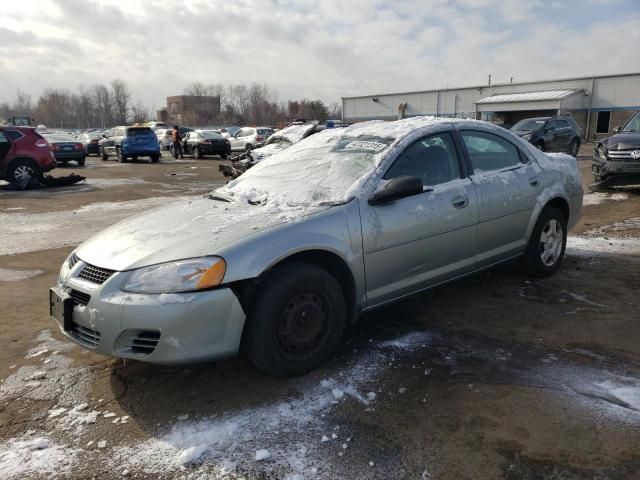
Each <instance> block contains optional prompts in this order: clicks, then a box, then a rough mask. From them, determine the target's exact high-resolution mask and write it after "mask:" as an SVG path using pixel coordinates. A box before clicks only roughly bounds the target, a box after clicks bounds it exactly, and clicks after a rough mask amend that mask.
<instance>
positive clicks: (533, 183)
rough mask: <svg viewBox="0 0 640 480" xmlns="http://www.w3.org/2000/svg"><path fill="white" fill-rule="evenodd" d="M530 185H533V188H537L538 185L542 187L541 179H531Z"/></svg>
mask: <svg viewBox="0 0 640 480" xmlns="http://www.w3.org/2000/svg"><path fill="white" fill-rule="evenodd" d="M529 185H531V186H532V187H537V186H538V185H540V179H539V178H538V177H531V178H530V179H529Z"/></svg>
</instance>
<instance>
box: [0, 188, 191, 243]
mask: <svg viewBox="0 0 640 480" xmlns="http://www.w3.org/2000/svg"><path fill="white" fill-rule="evenodd" d="M184 198H189V197H151V198H144V199H141V200H128V201H124V202H99V203H91V204H89V205H85V206H83V207H81V208H79V209H77V210H64V211H56V212H46V213H12V214H7V213H0V224H1V225H2V229H1V230H0V255H15V254H17V253H25V252H34V251H38V250H46V249H50V248H58V247H63V246H66V245H77V244H79V243H81V242H83V241H84V240H86V239H87V238H88V237H89V236H91V235H93V234H94V233H97V232H99V231H100V230H102V229H104V228H105V227H107V226H109V225H111V224H113V223H116V222H117V221H119V220H122V219H123V218H126V217H129V216H131V215H133V214H135V213H140V212H143V211H146V210H148V209H150V208H154V207H157V206H159V205H165V204H167V203H171V202H173V201H175V200H179V199H184Z"/></svg>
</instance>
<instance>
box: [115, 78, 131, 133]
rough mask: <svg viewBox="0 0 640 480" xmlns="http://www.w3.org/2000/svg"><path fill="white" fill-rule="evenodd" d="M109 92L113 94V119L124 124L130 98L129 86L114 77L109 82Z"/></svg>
mask: <svg viewBox="0 0 640 480" xmlns="http://www.w3.org/2000/svg"><path fill="white" fill-rule="evenodd" d="M111 92H112V95H113V107H114V114H115V121H116V123H119V124H120V125H125V124H126V123H127V118H128V110H129V101H130V100H131V94H130V93H129V87H127V84H126V83H125V82H124V81H122V80H119V79H115V80H113V81H112V82H111Z"/></svg>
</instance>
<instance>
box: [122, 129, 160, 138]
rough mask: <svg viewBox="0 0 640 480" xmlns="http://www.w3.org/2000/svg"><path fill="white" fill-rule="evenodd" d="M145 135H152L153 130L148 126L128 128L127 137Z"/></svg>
mask: <svg viewBox="0 0 640 480" xmlns="http://www.w3.org/2000/svg"><path fill="white" fill-rule="evenodd" d="M145 135H154V136H155V134H154V133H153V130H151V129H150V128H148V127H141V128H128V129H127V137H143V136H145Z"/></svg>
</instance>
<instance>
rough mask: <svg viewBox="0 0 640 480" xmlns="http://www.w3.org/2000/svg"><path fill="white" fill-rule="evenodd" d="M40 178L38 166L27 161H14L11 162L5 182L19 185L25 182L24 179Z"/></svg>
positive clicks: (40, 173)
mask: <svg viewBox="0 0 640 480" xmlns="http://www.w3.org/2000/svg"><path fill="white" fill-rule="evenodd" d="M27 176H28V177H31V178H37V179H40V178H42V172H41V171H40V168H39V167H38V165H37V164H36V163H35V162H34V161H32V160H28V159H21V160H15V161H13V162H11V165H9V168H8V169H7V172H6V174H5V177H6V180H7V182H9V183H17V184H20V183H22V182H24V181H26V178H27Z"/></svg>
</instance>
